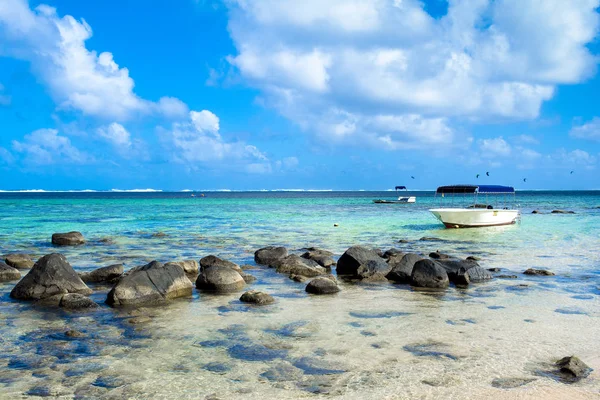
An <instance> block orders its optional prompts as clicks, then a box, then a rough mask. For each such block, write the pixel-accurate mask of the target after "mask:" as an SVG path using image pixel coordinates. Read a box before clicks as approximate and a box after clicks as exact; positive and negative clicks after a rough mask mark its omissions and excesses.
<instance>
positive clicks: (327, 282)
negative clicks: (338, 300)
mask: <svg viewBox="0 0 600 400" xmlns="http://www.w3.org/2000/svg"><path fill="white" fill-rule="evenodd" d="M305 290H306V292H308V293H312V294H333V293H337V292H339V291H340V288H339V287H338V285H337V283H336V282H335V281H333V280H331V279H329V278H325V277H318V278H315V279H313V280H312V281H310V282H309V283H308V285H306V289H305Z"/></svg>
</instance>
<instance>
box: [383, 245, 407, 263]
mask: <svg viewBox="0 0 600 400" xmlns="http://www.w3.org/2000/svg"><path fill="white" fill-rule="evenodd" d="M403 255H404V252H403V251H402V250H399V249H394V248H392V249H389V250H386V251H385V253H383V258H385V259H388V260H389V258H390V257H398V258H402V256H403ZM388 262H389V261H388Z"/></svg>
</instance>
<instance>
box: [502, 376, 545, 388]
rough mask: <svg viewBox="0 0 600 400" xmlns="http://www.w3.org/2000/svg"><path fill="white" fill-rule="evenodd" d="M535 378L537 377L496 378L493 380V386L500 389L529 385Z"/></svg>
mask: <svg viewBox="0 0 600 400" xmlns="http://www.w3.org/2000/svg"><path fill="white" fill-rule="evenodd" d="M535 380H536V378H496V379H494V380H493V381H492V386H493V387H495V388H500V389H512V388H516V387H519V386H524V385H527V384H528V383H531V382H533V381H535Z"/></svg>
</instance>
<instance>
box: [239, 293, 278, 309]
mask: <svg viewBox="0 0 600 400" xmlns="http://www.w3.org/2000/svg"><path fill="white" fill-rule="evenodd" d="M240 301H243V302H244V303H252V304H256V305H259V306H262V305H267V304H273V303H275V299H274V298H273V296H271V295H270V294H267V293H264V292H259V291H256V290H250V291H249V292H246V293H244V294H243V295H242V297H240Z"/></svg>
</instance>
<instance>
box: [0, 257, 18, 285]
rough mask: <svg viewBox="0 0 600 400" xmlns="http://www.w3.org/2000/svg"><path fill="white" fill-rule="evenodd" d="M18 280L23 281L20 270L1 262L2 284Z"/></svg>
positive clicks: (0, 278)
mask: <svg viewBox="0 0 600 400" xmlns="http://www.w3.org/2000/svg"><path fill="white" fill-rule="evenodd" d="M18 279H21V273H20V272H19V270H18V269H16V268H13V267H11V266H10V265H6V264H4V263H3V262H2V261H0V282H9V281H16V280H18Z"/></svg>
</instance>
